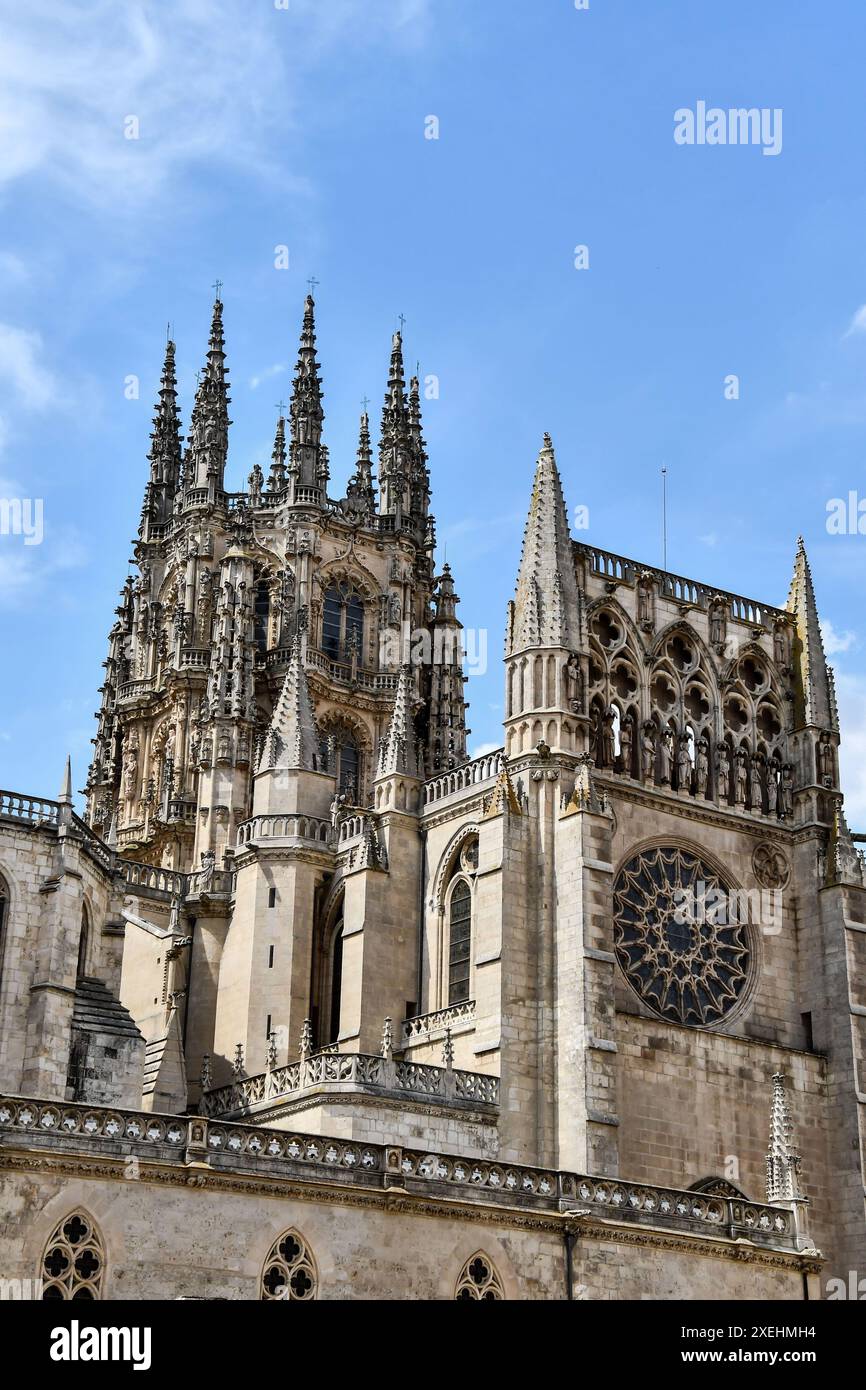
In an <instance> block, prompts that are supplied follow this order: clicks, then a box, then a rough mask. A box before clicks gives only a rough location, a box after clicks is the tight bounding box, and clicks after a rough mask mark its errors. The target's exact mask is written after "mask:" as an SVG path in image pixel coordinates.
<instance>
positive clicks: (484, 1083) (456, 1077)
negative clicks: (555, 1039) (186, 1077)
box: [199, 1050, 499, 1118]
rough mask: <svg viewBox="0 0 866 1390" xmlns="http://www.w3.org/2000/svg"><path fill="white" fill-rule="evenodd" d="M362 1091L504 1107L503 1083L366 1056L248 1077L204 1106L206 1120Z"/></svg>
mask: <svg viewBox="0 0 866 1390" xmlns="http://www.w3.org/2000/svg"><path fill="white" fill-rule="evenodd" d="M318 1087H323V1088H327V1089H335V1090H346V1089H363V1090H371V1089H372V1090H378V1091H390V1092H399V1093H400V1094H402V1095H410V1094H411V1095H415V1096H417V1097H419V1099H423V1100H425V1101H430V1100H440V1101H443V1102H455V1101H456V1102H459V1103H461V1102H462V1103H471V1104H473V1105H480V1106H483V1107H485V1108H486V1107H489V1106H496V1105H498V1104H499V1078H498V1077H497V1076H486V1075H482V1074H480V1073H476V1072H464V1071H458V1070H457V1069H456V1068H452V1067H434V1066H429V1065H427V1064H426V1063H418V1062H408V1061H397V1060H396V1059H394V1058H390V1057H388V1058H386V1057H380V1056H370V1055H368V1054H367V1053H363V1052H332V1051H330V1050H326V1051H322V1052H314V1053H312V1054H311V1055H310V1056H309V1057H304V1058H301V1059H300V1060H299V1061H297V1062H290V1063H288V1065H287V1066H283V1067H274V1068H273V1069H272V1070H271V1071H267V1072H262V1073H260V1074H259V1075H257V1076H247V1077H243V1078H241V1079H239V1080H237V1081H233V1082H232V1083H231V1084H230V1085H228V1086H220V1087H217V1088H216V1089H215V1090H212V1091H205V1092H204V1094H203V1095H202V1098H201V1101H200V1102H199V1108H200V1110H201V1113H202V1114H203V1115H207V1116H209V1117H211V1118H214V1117H216V1116H218V1115H240V1114H243V1113H244V1112H248V1111H249V1110H250V1108H251V1107H253V1106H255V1105H260V1104H264V1103H265V1102H268V1101H274V1100H279V1099H283V1098H289V1097H291V1096H292V1095H295V1094H297V1093H300V1092H302V1091H307V1090H310V1089H311V1088H318Z"/></svg>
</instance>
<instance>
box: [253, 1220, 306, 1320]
mask: <svg viewBox="0 0 866 1390" xmlns="http://www.w3.org/2000/svg"><path fill="white" fill-rule="evenodd" d="M317 1284H318V1279H317V1277H316V1267H315V1264H314V1263H313V1257H312V1255H311V1254H310V1251H309V1249H308V1247H307V1243H306V1241H305V1240H304V1239H303V1237H302V1236H300V1235H299V1234H298V1232H297V1231H286V1233H285V1235H281V1236H280V1238H279V1240H277V1241H274V1244H273V1245H272V1246H271V1250H270V1254H269V1255H268V1258H267V1259H266V1260H265V1267H264V1269H263V1270H262V1283H261V1290H260V1292H259V1298H260V1299H263V1300H264V1301H265V1302H267V1303H276V1302H283V1303H311V1302H312V1301H313V1299H314V1298H315V1297H316V1286H317Z"/></svg>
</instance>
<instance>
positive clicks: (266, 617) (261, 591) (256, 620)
mask: <svg viewBox="0 0 866 1390" xmlns="http://www.w3.org/2000/svg"><path fill="white" fill-rule="evenodd" d="M270 617H271V594H270V587H269V585H268V581H267V579H260V580H259V582H258V584H257V585H256V596H255V605H254V610H253V636H254V639H255V644H256V650H257V651H258V652H260V653H261V655H262V656H264V654H265V652H266V651H267V650H268V625H269V623H270Z"/></svg>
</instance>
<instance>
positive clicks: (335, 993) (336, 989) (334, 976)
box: [328, 917, 343, 1043]
mask: <svg viewBox="0 0 866 1390" xmlns="http://www.w3.org/2000/svg"><path fill="white" fill-rule="evenodd" d="M342 1002H343V919H342V917H341V918H340V920H339V922H338V923H337V925H336V927H335V929H334V934H333V936H332V937H331V1008H330V1014H329V1028H328V1042H332V1043H333V1042H336V1041H337V1039H338V1038H339V1036H340V1009H341V1007H342Z"/></svg>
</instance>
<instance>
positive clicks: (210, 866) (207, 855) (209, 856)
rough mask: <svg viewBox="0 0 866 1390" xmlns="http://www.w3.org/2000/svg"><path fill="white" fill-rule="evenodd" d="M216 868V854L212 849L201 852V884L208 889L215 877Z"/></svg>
mask: <svg viewBox="0 0 866 1390" xmlns="http://www.w3.org/2000/svg"><path fill="white" fill-rule="evenodd" d="M215 868H216V854H215V853H214V851H213V850H212V849H204V850H202V852H201V884H202V887H203V888H206V887H207V886H208V884H209V883H210V881H211V879H212V878H213V875H214V869H215Z"/></svg>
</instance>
